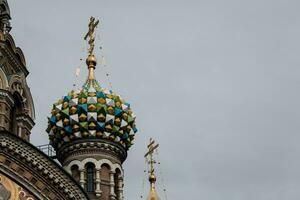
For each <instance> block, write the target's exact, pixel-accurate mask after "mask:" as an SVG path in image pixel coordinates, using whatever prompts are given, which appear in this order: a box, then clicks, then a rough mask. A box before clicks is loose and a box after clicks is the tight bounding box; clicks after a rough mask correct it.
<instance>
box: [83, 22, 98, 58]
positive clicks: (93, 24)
mask: <svg viewBox="0 0 300 200" xmlns="http://www.w3.org/2000/svg"><path fill="white" fill-rule="evenodd" d="M98 24H99V20H97V21H95V17H91V18H90V23H89V31H88V32H87V34H86V35H85V37H84V39H85V40H87V39H88V38H89V41H88V42H89V45H90V47H89V55H93V53H94V48H95V29H96V27H97V25H98Z"/></svg>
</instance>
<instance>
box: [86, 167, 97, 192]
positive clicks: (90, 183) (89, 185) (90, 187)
mask: <svg viewBox="0 0 300 200" xmlns="http://www.w3.org/2000/svg"><path fill="white" fill-rule="evenodd" d="M94 174H95V166H94V164H92V163H88V164H87V166H86V191H87V192H94Z"/></svg>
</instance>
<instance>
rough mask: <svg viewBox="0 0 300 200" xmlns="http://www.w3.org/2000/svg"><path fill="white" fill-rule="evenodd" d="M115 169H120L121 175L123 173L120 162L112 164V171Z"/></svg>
mask: <svg viewBox="0 0 300 200" xmlns="http://www.w3.org/2000/svg"><path fill="white" fill-rule="evenodd" d="M117 170H119V171H120V173H121V176H122V177H123V175H124V174H123V169H122V166H121V165H120V164H118V163H115V164H114V172H116V171H117Z"/></svg>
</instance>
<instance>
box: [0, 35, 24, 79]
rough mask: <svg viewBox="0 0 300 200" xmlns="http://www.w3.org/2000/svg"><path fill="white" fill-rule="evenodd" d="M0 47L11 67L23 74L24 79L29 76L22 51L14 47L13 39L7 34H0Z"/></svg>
mask: <svg viewBox="0 0 300 200" xmlns="http://www.w3.org/2000/svg"><path fill="white" fill-rule="evenodd" d="M0 38H1V39H0V47H1V49H2V50H3V51H2V52H3V53H4V54H5V55H4V56H5V57H7V58H8V61H10V62H12V64H13V66H15V67H17V68H18V70H20V71H22V72H23V73H24V74H25V77H26V76H27V75H28V74H29V72H28V70H27V68H26V61H25V57H24V54H23V52H22V50H21V49H20V48H19V47H16V45H15V42H14V39H13V37H12V36H11V35H10V34H9V33H6V34H4V33H2V32H0Z"/></svg>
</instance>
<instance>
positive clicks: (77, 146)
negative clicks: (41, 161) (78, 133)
mask: <svg viewBox="0 0 300 200" xmlns="http://www.w3.org/2000/svg"><path fill="white" fill-rule="evenodd" d="M78 150H79V151H78ZM82 150H88V151H90V152H91V153H92V152H93V151H102V152H103V153H105V152H109V153H108V155H109V154H111V153H112V152H113V153H114V154H115V156H116V157H118V158H120V160H121V162H124V160H125V159H126V157H127V151H126V150H125V148H124V147H122V146H121V145H118V144H115V143H111V142H110V141H106V140H103V139H82V140H78V141H75V142H74V143H72V144H69V145H65V146H63V147H61V149H60V150H59V151H58V152H57V156H58V160H61V162H64V160H65V159H66V157H69V156H70V155H72V154H78V153H79V154H80V152H81V151H82Z"/></svg>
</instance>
